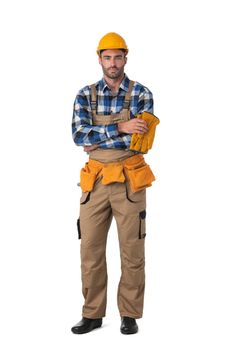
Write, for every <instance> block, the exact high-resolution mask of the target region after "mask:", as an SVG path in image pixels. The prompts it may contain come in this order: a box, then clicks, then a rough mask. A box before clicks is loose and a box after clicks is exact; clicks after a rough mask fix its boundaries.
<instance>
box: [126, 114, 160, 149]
mask: <svg viewBox="0 0 233 350" xmlns="http://www.w3.org/2000/svg"><path fill="white" fill-rule="evenodd" d="M136 117H137V118H139V119H143V120H145V121H146V123H147V126H148V129H149V130H148V132H146V133H145V134H143V135H140V134H136V133H134V134H132V137H131V143H130V150H132V151H138V152H142V153H147V152H148V150H149V149H151V148H152V145H153V141H154V136H155V129H156V125H158V124H159V118H157V117H156V116H155V115H154V114H152V113H149V112H143V113H141V114H138V115H137V116H136Z"/></svg>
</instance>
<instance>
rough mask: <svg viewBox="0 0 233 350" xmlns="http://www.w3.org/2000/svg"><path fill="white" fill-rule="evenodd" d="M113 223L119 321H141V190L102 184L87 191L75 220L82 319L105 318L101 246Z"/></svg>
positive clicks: (143, 213) (143, 195)
mask: <svg viewBox="0 0 233 350" xmlns="http://www.w3.org/2000/svg"><path fill="white" fill-rule="evenodd" d="M113 217H114V218H115V220H116V223H117V229H118V238H119V245H120V256H121V272H122V273H121V278H120V282H119V286H118V296H117V302H118V309H119V312H120V315H121V316H128V317H133V318H140V317H142V312H143V300H144V289H145V271H144V267H145V253H144V244H145V235H146V234H145V217H146V190H145V189H143V190H141V191H139V192H136V193H133V192H132V191H131V190H130V188H129V185H128V183H119V182H115V183H112V184H109V185H103V184H102V183H101V179H98V180H97V182H96V183H95V186H94V189H93V191H92V192H84V193H83V194H82V197H81V200H80V217H79V220H78V228H79V234H80V238H81V272H82V292H83V296H84V299H85V303H84V305H83V316H84V317H87V318H101V317H104V316H105V311H106V301H107V266H106V254H105V252H106V241H107V234H108V230H109V228H110V225H111V221H112V218H113Z"/></svg>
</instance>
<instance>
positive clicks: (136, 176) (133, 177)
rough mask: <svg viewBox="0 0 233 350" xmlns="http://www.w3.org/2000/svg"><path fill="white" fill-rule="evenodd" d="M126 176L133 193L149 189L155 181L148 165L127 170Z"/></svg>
mask: <svg viewBox="0 0 233 350" xmlns="http://www.w3.org/2000/svg"><path fill="white" fill-rule="evenodd" d="M127 175H128V179H129V183H130V187H131V189H132V191H133V192H138V191H141V190H142V189H144V188H146V187H150V186H151V184H152V182H153V181H154V180H155V176H154V174H153V172H152V171H151V168H150V166H149V165H148V164H146V165H143V166H142V167H140V168H137V169H127Z"/></svg>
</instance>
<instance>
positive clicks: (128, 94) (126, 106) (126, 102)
mask: <svg viewBox="0 0 233 350" xmlns="http://www.w3.org/2000/svg"><path fill="white" fill-rule="evenodd" d="M133 86H134V81H133V80H130V81H129V88H128V91H127V92H126V94H125V100H124V104H123V109H129V107H130V100H131V94H132V90H133Z"/></svg>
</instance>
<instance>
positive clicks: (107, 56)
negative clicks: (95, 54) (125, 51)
mask: <svg viewBox="0 0 233 350" xmlns="http://www.w3.org/2000/svg"><path fill="white" fill-rule="evenodd" d="M103 57H105V58H109V57H110V58H111V57H113V58H116V57H117V58H118V57H123V55H116V56H109V55H103Z"/></svg>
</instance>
